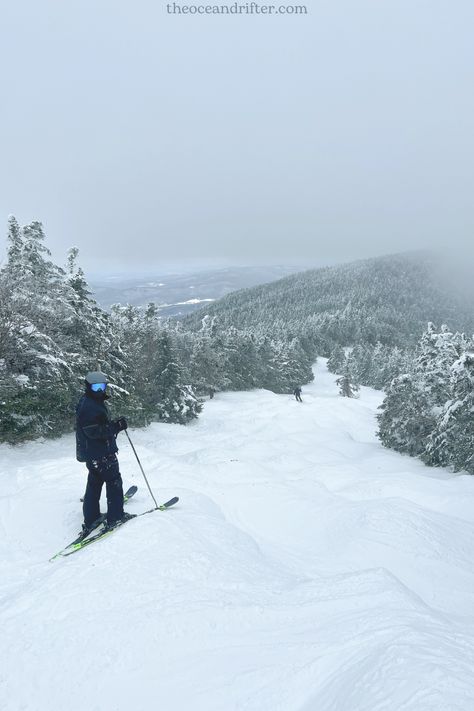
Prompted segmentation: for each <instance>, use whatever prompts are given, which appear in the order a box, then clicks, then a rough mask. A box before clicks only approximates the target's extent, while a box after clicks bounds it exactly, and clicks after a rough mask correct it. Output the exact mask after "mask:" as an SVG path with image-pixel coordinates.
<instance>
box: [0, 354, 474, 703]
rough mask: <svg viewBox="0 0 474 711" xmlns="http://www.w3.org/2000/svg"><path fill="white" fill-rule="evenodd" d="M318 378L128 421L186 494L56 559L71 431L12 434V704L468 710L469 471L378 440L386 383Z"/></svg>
mask: <svg viewBox="0 0 474 711" xmlns="http://www.w3.org/2000/svg"><path fill="white" fill-rule="evenodd" d="M315 375H316V380H315V383H314V384H313V385H311V386H307V387H305V388H304V389H303V400H304V402H303V403H302V404H299V403H297V402H296V401H295V400H294V399H293V398H292V397H290V396H283V395H274V394H272V393H270V392H267V391H256V392H246V393H226V394H219V395H217V396H216V398H215V399H214V400H212V401H210V402H209V403H208V404H207V405H206V408H205V410H204V412H203V414H202V416H201V417H200V419H199V421H197V422H196V423H195V424H193V425H191V426H189V427H186V428H184V427H179V426H174V425H153V426H151V427H149V428H148V429H146V430H141V431H136V432H133V433H132V437H133V439H134V442H135V444H136V447H137V450H138V451H139V454H140V457H141V459H142V462H143V465H144V467H145V470H146V472H147V473H148V475H149V479H150V482H151V484H152V486H153V488H154V489H155V492H156V493H157V495H158V497H159V499H160V500H165V499H166V498H169V497H170V496H172V495H175V494H177V495H179V496H180V503H179V504H178V505H177V506H176V507H175V508H174V509H171V510H169V511H167V512H157V513H154V514H151V515H150V516H144V517H143V518H140V519H137V520H134V521H131V522H130V523H128V524H127V526H126V527H124V528H123V529H119V530H118V531H117V532H116V533H114V534H113V535H112V536H110V537H109V538H107V539H104V540H103V541H101V542H100V543H98V544H96V545H93V546H91V547H90V548H88V549H85V550H84V551H81V552H79V553H77V554H76V555H73V556H71V557H70V558H64V559H59V560H55V561H53V562H51V563H50V562H48V558H49V557H50V556H51V555H52V554H53V553H54V552H56V551H57V550H59V549H60V548H61V547H62V545H63V544H65V543H66V542H68V541H69V540H71V539H72V538H73V537H74V535H75V534H76V533H77V531H78V530H79V528H80V523H81V512H80V504H79V501H78V500H79V497H80V495H81V494H82V492H83V488H84V481H85V476H84V468H83V466H82V465H79V464H78V463H76V462H75V461H74V459H73V457H74V446H73V438H72V437H71V436H68V437H64V438H62V439H61V440H57V441H53V442H48V443H33V444H28V445H25V446H23V447H19V448H16V449H11V448H9V447H6V446H2V447H0V456H1V462H2V464H1V494H0V534H1V535H0V551H1V568H0V575H1V578H0V630H1V633H0V655H1V660H2V661H1V664H0V708H1V709H2V710H3V711H20V710H21V711H63V710H64V709H68V710H69V711H125V710H126V711H129V710H130V709H134V710H135V711H148V710H149V709H161V710H162V711H181V710H183V711H188V710H193V711H233V710H237V709H238V710H239V711H280V710H281V711H376V710H377V711H382V710H383V711H400V710H402V709H403V711H408V710H409V711H427V710H428V709H429V710H430V711H431V710H434V709H442V710H443V711H452V710H453V711H454V709H456V710H462V711H472V709H474V680H473V674H472V670H473V669H474V524H473V520H474V478H473V477H469V476H454V475H452V474H449V473H448V472H446V471H443V470H433V469H428V468H426V467H424V466H423V465H422V464H421V463H420V462H418V461H417V460H413V459H409V458H405V457H402V456H400V455H398V454H396V453H393V452H390V451H387V450H384V449H383V448H382V447H381V446H380V444H379V443H378V442H377V440H376V438H375V434H374V433H375V420H374V417H375V410H376V407H377V405H378V404H379V402H380V400H381V395H380V393H376V392H374V391H371V390H369V389H366V388H363V389H362V392H361V398H360V400H347V399H343V398H341V397H339V396H338V394H337V388H336V386H335V384H334V380H335V377H334V376H332V375H330V374H329V373H327V371H326V370H325V367H324V363H322V362H321V363H320V364H319V365H318V366H317V368H316V373H315ZM122 436H123V435H122ZM121 444H122V448H121V451H120V461H121V470H122V473H123V478H124V483H125V486H129V485H130V484H132V483H136V484H137V485H138V486H139V487H140V488H139V491H138V493H137V495H136V497H135V498H134V499H133V500H132V501H131V502H130V505H129V510H131V511H134V512H138V511H141V510H145V509H146V508H149V507H150V500H149V495H148V493H147V491H146V487H145V485H144V482H143V480H142V478H141V474H140V472H139V470H138V467H137V464H136V461H135V460H134V457H133V453H132V452H131V451H130V448H129V446H128V444H127V442H126V439H125V438H124V439H123V440H121Z"/></svg>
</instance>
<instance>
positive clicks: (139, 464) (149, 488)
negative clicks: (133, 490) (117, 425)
mask: <svg viewBox="0 0 474 711" xmlns="http://www.w3.org/2000/svg"><path fill="white" fill-rule="evenodd" d="M125 434H126V435H127V437H128V441H129V442H130V444H131V446H132V449H133V453H134V455H135V456H136V458H137V462H138V466H139V467H140V469H141V470H142V474H143V478H144V479H145V481H146V485H147V487H148V491H149V492H150V494H151V498H152V499H153V501H154V502H155V506H156V508H158V504H157V503H156V499H155V497H154V496H153V492H152V490H151V487H150V484H149V483H148V479H147V478H146V475H145V472H144V471H143V467H142V463H141V461H140V460H139V459H138V454H137V451H136V449H135V447H134V446H133V442H132V440H131V439H130V435H129V434H128V432H127V430H125Z"/></svg>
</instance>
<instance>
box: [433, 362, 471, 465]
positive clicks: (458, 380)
mask: <svg viewBox="0 0 474 711" xmlns="http://www.w3.org/2000/svg"><path fill="white" fill-rule="evenodd" d="M450 371H451V393H452V397H451V399H449V400H448V401H447V402H446V403H445V405H444V407H443V409H442V412H441V413H440V416H439V417H438V421H437V425H436V429H435V430H434V432H433V433H432V434H431V436H430V437H429V440H428V445H427V450H426V456H425V460H428V461H429V463H431V464H437V465H440V466H448V465H452V466H453V467H454V471H461V470H462V469H464V470H465V471H467V472H469V473H470V474H474V418H473V413H474V353H473V352H468V353H464V354H463V355H462V356H461V357H460V358H459V359H458V360H457V361H456V362H455V363H454V364H453V365H452V366H451V369H450Z"/></svg>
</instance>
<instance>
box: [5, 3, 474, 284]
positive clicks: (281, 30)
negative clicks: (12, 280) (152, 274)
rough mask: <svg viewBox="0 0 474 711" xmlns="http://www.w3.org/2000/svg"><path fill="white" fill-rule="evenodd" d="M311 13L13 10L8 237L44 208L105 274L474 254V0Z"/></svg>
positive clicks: (54, 239)
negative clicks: (416, 253) (11, 218)
mask: <svg viewBox="0 0 474 711" xmlns="http://www.w3.org/2000/svg"><path fill="white" fill-rule="evenodd" d="M293 2H297V3H299V4H302V3H300V0H293ZM307 8H308V14H306V15H291V16H289V15H278V16H268V15H261V14H260V15H240V16H235V15H232V16H189V15H186V16H184V15H170V14H167V12H166V2H162V1H161V0H134V2H131V1H128V2H126V1H125V0H115V1H114V2H112V1H111V0H94V1H92V0H81V1H80V2H79V0H67V2H64V1H63V2H61V1H60V0H55V1H54V2H53V1H51V0H15V1H13V0H11V1H10V2H5V3H3V5H2V10H1V21H0V78H1V96H2V105H1V111H0V141H1V151H0V217H1V219H2V222H3V224H4V225H5V228H3V232H5V229H6V221H7V217H8V215H9V214H10V213H13V214H15V215H16V216H17V217H18V219H19V220H20V222H22V223H25V222H28V221H30V220H32V219H40V220H42V221H43V223H44V225H45V229H46V232H47V235H48V244H49V246H50V248H51V249H52V250H53V254H54V256H55V257H56V258H57V259H58V260H60V261H63V259H64V255H65V253H66V250H67V248H68V247H70V246H72V245H77V246H78V247H79V248H80V251H81V262H82V264H83V265H84V266H85V267H86V268H87V269H90V270H93V271H95V272H98V271H102V270H104V271H108V270H109V271H110V270H113V269H117V268H121V269H126V268H130V269H134V270H137V269H142V268H143V269H146V270H148V271H150V270H153V269H156V270H157V271H159V269H160V266H161V265H164V264H165V263H167V262H173V263H174V264H176V263H179V262H180V261H183V263H184V262H189V261H190V260H193V259H200V260H201V262H206V261H211V260H214V259H215V260H218V261H220V262H221V263H222V262H226V261H229V262H234V263H257V262H268V263H275V262H286V263H294V262H296V261H298V262H305V261H307V262H308V264H310V263H311V264H312V263H318V262H319V261H324V260H328V261H329V260H341V259H344V260H345V259H351V258H356V257H361V256H367V255H375V254H382V253H387V252H393V251H401V250H406V249H417V248H426V247H429V246H435V247H440V246H441V247H443V246H444V247H446V246H450V247H456V248H460V247H463V246H464V247H466V245H468V244H469V242H470V241H471V240H472V237H473V225H474V218H473V195H474V177H473V176H474V150H473V146H474V136H473V134H474V132H473V126H474V120H473V119H474V110H473V109H474V91H473V87H474V50H473V46H474V43H473V26H474V2H473V1H472V0H445V1H443V2H441V1H439V0H426V1H424V0H423V1H421V0H372V1H368V0H325V1H321V2H319V1H315V0H310V1H309V3H308V5H307ZM473 241H474V240H473ZM2 244H4V242H2Z"/></svg>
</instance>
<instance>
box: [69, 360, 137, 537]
mask: <svg viewBox="0 0 474 711" xmlns="http://www.w3.org/2000/svg"><path fill="white" fill-rule="evenodd" d="M85 388H86V389H85V394H84V395H83V396H82V397H81V399H80V400H79V402H78V404H77V407H76V458H77V460H78V461H79V462H85V463H86V466H87V470H88V472H89V474H88V477H87V487H86V493H85V494H84V504H83V513H84V524H83V527H82V528H83V531H84V533H86V532H88V531H91V530H92V529H93V528H94V524H95V522H96V521H97V519H98V518H99V517H100V494H101V492H102V486H103V485H104V483H105V486H106V491H107V525H108V526H109V527H113V526H114V525H116V524H117V523H118V522H119V521H124V520H126V519H128V518H132V516H131V515H130V514H127V513H124V510H123V485H122V477H121V474H120V470H119V463H118V459H117V452H118V447H117V443H116V441H115V440H116V437H117V435H118V433H119V432H121V431H122V430H126V429H127V426H128V425H127V420H126V419H125V417H120V418H119V419H118V420H115V421H112V420H111V419H110V415H109V410H108V408H107V404H106V402H105V401H106V400H108V398H109V396H108V395H107V393H106V390H107V376H106V375H105V373H101V372H100V371H93V372H90V373H87V375H86V378H85Z"/></svg>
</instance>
